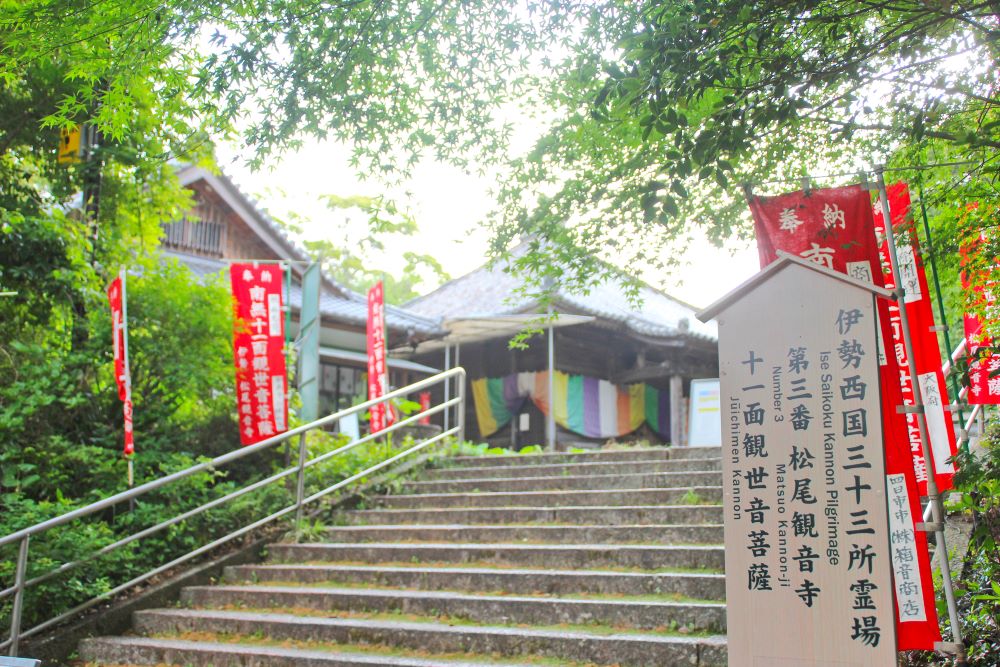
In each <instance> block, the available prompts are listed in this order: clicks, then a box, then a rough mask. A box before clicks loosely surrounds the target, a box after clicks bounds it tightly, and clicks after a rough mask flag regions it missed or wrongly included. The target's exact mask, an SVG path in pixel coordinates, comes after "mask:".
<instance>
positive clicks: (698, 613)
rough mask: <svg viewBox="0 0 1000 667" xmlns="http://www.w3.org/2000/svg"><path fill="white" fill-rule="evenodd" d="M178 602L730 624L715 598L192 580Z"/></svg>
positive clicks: (694, 626)
mask: <svg viewBox="0 0 1000 667" xmlns="http://www.w3.org/2000/svg"><path fill="white" fill-rule="evenodd" d="M181 602H183V603H185V604H187V605H189V606H194V607H246V608H251V609H268V610H271V609H278V610H281V609H291V608H294V609H296V610H300V609H309V610H315V611H355V612H356V611H363V612H372V613H393V612H398V613H403V614H416V615H418V616H445V617H448V618H450V619H462V620H468V621H473V622H476V623H493V624H500V625H543V626H544V625H561V624H569V625H581V624H586V623H598V624H600V625H611V626H615V627H622V628H630V629H636V630H655V629H657V628H664V627H674V628H677V627H681V628H687V629H689V630H711V631H714V632H725V625H726V620H725V615H726V607H725V605H724V604H722V603H718V602H677V601H668V600H661V601H650V600H634V599H633V600H628V599H615V600H606V599H572V598H553V597H526V596H514V595H476V594H471V593H458V592H452V591H394V590H384V589H360V588H332V587H329V588H318V587H308V588H307V587H295V586H266V585H264V586H193V587H190V588H185V589H184V591H183V592H182V593H181Z"/></svg>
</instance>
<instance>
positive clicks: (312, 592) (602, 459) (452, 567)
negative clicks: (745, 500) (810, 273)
mask: <svg viewBox="0 0 1000 667" xmlns="http://www.w3.org/2000/svg"><path fill="white" fill-rule="evenodd" d="M719 456H720V450H719V448H697V449H694V448H692V449H685V448H669V449H668V448H634V449H621V450H611V451H596V452H587V453H579V454H535V455H526V456H504V457H455V458H452V459H449V460H447V461H446V462H445V463H446V464H447V467H441V468H436V469H432V470H427V471H424V472H423V473H421V475H420V481H413V482H409V483H408V484H406V485H405V486H404V487H403V489H402V491H401V493H399V494H396V495H390V496H385V497H382V498H380V499H379V503H378V506H377V507H375V508H372V509H362V510H355V511H349V512H343V513H341V514H340V515H339V518H340V519H341V520H342V523H343V525H338V526H336V527H333V528H330V529H329V531H328V532H327V534H326V540H325V541H324V542H321V543H302V544H274V545H271V546H270V548H269V553H268V558H267V561H266V562H265V563H264V564H261V565H246V566H239V567H231V568H227V570H226V572H225V576H224V582H223V584H221V585H216V586H198V587H191V588H187V589H185V590H184V591H183V594H182V597H181V604H180V606H179V607H177V608H170V609H155V610H149V611H141V612H138V613H136V614H135V617H134V621H133V624H134V635H133V636H127V637H100V638H94V639H89V640H86V641H84V642H83V644H82V645H81V649H80V654H81V657H82V658H83V659H84V660H85V661H87V662H89V663H95V664H100V665H125V664H142V665H160V664H171V665H192V666H194V665H198V666H204V667H208V666H212V667H229V666H236V665H239V666H250V665H252V666H254V667H285V666H289V667H290V666H291V665H296V666H298V667H302V666H305V667H362V666H365V667H371V666H375V665H386V666H390V665H391V666H393V667H432V666H445V667H485V666H486V665H491V666H493V667H503V666H507V667H513V666H515V665H517V666H525V667H526V666H528V665H534V666H550V667H555V666H571V665H619V666H621V667H645V666H652V665H657V666H660V667H662V666H666V665H686V666H691V667H695V666H700V665H705V666H710V665H711V666H714V665H720V666H721V665H725V664H726V641H725V636H724V632H725V623H726V621H725V604H724V602H722V600H723V598H724V595H725V582H724V577H723V575H722V568H723V548H722V546H721V545H722V525H721V524H722V513H721V507H720V505H719V502H720V498H721V473H720V472H719V470H720V460H719Z"/></svg>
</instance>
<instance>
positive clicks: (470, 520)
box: [340, 505, 722, 526]
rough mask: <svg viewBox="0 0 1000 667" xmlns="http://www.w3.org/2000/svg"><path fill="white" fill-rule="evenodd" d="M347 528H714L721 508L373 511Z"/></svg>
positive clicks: (353, 518) (352, 518)
mask: <svg viewBox="0 0 1000 667" xmlns="http://www.w3.org/2000/svg"><path fill="white" fill-rule="evenodd" d="M340 516H342V517H343V518H344V519H345V520H346V521H347V522H348V523H351V524H364V525H372V524H402V523H410V524H412V523H434V524H443V523H463V524H479V525H482V524H508V523H549V524H552V523H560V524H571V525H579V524H592V525H605V526H606V525H641V524H687V525H691V524H717V525H722V506H721V505H667V506H659V505H631V506H630V505H620V506H612V507H596V506H592V507H465V508H448V509H433V508H426V509H373V510H353V511H350V512H344V513H343V514H342V515H340Z"/></svg>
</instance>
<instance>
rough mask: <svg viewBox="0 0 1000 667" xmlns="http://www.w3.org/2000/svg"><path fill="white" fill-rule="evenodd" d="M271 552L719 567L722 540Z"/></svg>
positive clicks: (333, 557) (296, 558)
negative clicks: (712, 543)
mask: <svg viewBox="0 0 1000 667" xmlns="http://www.w3.org/2000/svg"><path fill="white" fill-rule="evenodd" d="M269 553H270V556H271V558H272V559H273V560H274V561H276V562H281V563H307V562H314V561H317V562H325V563H332V562H337V561H340V562H348V563H406V562H412V563H489V564H492V565H511V566H514V567H536V566H542V567H549V566H551V567H558V568H560V569H566V568H589V569H599V568H608V567H621V568H631V569H642V570H659V569H676V568H687V569H709V570H714V571H718V572H721V571H722V570H723V568H724V561H723V549H722V547H721V546H693V545H689V546H669V545H655V546H651V545H630V544H628V545H622V544H579V545H550V544H507V543H504V544H477V543H469V544H448V545H445V544H418V543H403V544H400V543H374V542H373V543H368V544H273V545H271V546H270V547H269Z"/></svg>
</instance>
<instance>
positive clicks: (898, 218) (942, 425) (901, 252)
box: [873, 182, 957, 494]
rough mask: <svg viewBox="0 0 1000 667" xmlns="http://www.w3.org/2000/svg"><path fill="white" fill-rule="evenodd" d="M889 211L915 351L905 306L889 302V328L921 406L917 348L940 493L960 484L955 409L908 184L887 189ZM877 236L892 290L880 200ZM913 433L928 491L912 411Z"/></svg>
mask: <svg viewBox="0 0 1000 667" xmlns="http://www.w3.org/2000/svg"><path fill="white" fill-rule="evenodd" d="M886 192H887V194H888V203H889V215H890V216H891V217H892V227H893V230H894V236H895V239H896V257H897V258H898V260H899V274H900V278H901V279H902V280H903V288H904V289H905V291H906V296H905V297H904V302H905V307H906V316H907V319H908V321H909V323H910V340H911V341H912V342H913V350H912V351H909V350H907V349H906V346H905V345H904V343H903V323H902V320H901V319H900V316H899V304H898V303H892V304H889V328H890V330H891V333H892V353H891V354H892V355H893V356H894V357H895V358H896V363H897V365H898V366H899V382H900V387H901V389H902V392H903V403H904V404H906V405H914V404H915V396H914V392H913V379H912V378H911V377H910V370H909V365H908V361H909V359H908V356H907V355H908V353H910V352H912V354H913V361H914V363H915V364H916V366H917V379H918V381H919V383H920V393H921V395H922V397H923V403H924V418H925V420H926V423H927V435H928V438H929V439H930V445H931V452H932V454H933V456H934V470H935V479H936V481H937V487H938V491H946V490H948V489H951V488H953V487H954V484H953V482H952V477H954V475H955V466H954V464H953V463H952V462H950V461H949V459H950V458H951V457H952V456H954V455H955V453H956V451H957V449H956V440H955V426H954V424H953V422H952V416H951V411H950V410H948V409H947V407H948V404H949V402H950V401H949V400H948V386H947V385H946V384H945V378H944V373H942V372H941V348H940V347H939V345H938V338H937V333H936V328H935V324H934V309H933V305H932V303H931V293H930V289H929V288H928V285H927V273H926V272H925V271H924V265H923V262H922V260H921V256H920V242H919V240H918V239H917V236H916V234H915V232H914V230H913V225H912V224H911V221H910V220H908V218H909V216H910V191H909V189H908V188H907V187H906V183H902V182H900V183H894V184H892V185H890V186H888V187H887V188H886ZM873 212H874V216H875V235H876V237H877V238H878V239H880V244H879V259H880V262H881V264H882V278H883V281H884V282H885V286H886V287H887V288H889V289H892V288H893V287H895V286H896V281H895V279H894V278H893V274H892V265H891V264H890V254H889V243H888V235H887V234H886V233H885V222H884V220H883V219H882V218H883V216H882V206H881V203H880V202H877V203H876V205H875V208H874V211H873ZM906 422H907V424H906V427H907V435H908V437H909V441H910V455H911V456H912V457H913V469H914V472H915V473H916V475H917V488H918V490H919V491H920V493H921V494H926V493H927V462H926V461H925V460H924V451H923V445H922V443H921V441H920V427H919V425H918V424H917V415H915V414H908V415H906Z"/></svg>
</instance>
